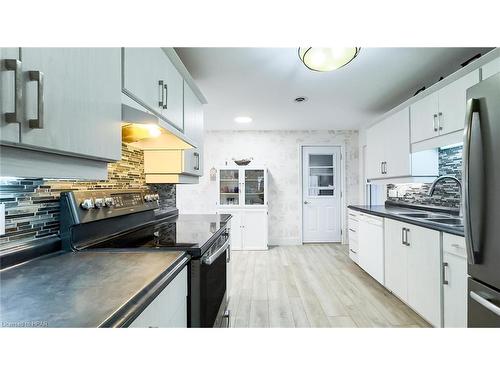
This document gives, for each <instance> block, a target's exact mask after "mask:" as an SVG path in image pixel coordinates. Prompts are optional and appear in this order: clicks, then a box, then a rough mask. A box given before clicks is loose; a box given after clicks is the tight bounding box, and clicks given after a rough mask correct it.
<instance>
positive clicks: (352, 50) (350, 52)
mask: <svg viewBox="0 0 500 375" xmlns="http://www.w3.org/2000/svg"><path fill="white" fill-rule="evenodd" d="M360 49H361V48H359V47H348V48H344V47H341V48H313V47H300V48H299V58H300V61H302V62H303V63H304V65H305V66H306V67H307V68H309V69H311V70H314V71H316V72H329V71H331V70H335V69H338V68H341V67H343V66H344V65H347V64H349V63H350V62H351V61H352V60H353V59H354V58H355V57H356V56H357V55H358V53H359V50H360Z"/></svg>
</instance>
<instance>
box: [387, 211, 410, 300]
mask: <svg viewBox="0 0 500 375" xmlns="http://www.w3.org/2000/svg"><path fill="white" fill-rule="evenodd" d="M405 225H406V224H405V223H403V222H401V221H396V220H390V219H385V239H384V240H385V287H386V288H387V289H389V290H390V291H391V292H392V293H394V294H395V295H396V296H398V297H399V298H400V299H401V300H403V301H407V300H408V251H407V247H406V245H405V244H404V229H405Z"/></svg>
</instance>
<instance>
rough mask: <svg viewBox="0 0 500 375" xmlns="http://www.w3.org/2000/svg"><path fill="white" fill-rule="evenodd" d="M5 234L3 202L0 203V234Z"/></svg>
mask: <svg viewBox="0 0 500 375" xmlns="http://www.w3.org/2000/svg"><path fill="white" fill-rule="evenodd" d="M4 234H5V204H3V203H2V204H0V236H3V235H4Z"/></svg>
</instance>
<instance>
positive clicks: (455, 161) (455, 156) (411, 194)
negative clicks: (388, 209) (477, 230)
mask: <svg viewBox="0 0 500 375" xmlns="http://www.w3.org/2000/svg"><path fill="white" fill-rule="evenodd" d="M462 148H463V147H462V146H456V147H451V148H443V149H440V150H439V175H440V176H442V175H452V176H455V177H456V178H458V179H459V180H460V181H462ZM430 186H431V184H397V185H393V184H389V185H387V200H390V201H393V202H405V203H414V204H423V205H432V206H442V207H451V208H458V207H459V206H460V188H459V187H458V185H457V184H456V183H455V182H453V181H447V180H445V181H442V182H440V183H439V184H438V185H437V186H436V190H435V191H434V195H433V196H432V197H429V196H428V195H427V192H428V191H429V188H430ZM391 191H392V192H397V195H398V197H397V198H396V197H389V194H390V192H391Z"/></svg>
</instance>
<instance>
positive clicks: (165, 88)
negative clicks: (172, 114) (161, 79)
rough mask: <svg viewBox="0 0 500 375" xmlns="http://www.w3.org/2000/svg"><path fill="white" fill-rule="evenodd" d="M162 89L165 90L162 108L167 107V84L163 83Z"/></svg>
mask: <svg viewBox="0 0 500 375" xmlns="http://www.w3.org/2000/svg"><path fill="white" fill-rule="evenodd" d="M163 90H164V92H165V102H164V103H163V109H167V108H168V85H167V84H166V83H165V84H164V85H163Z"/></svg>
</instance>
